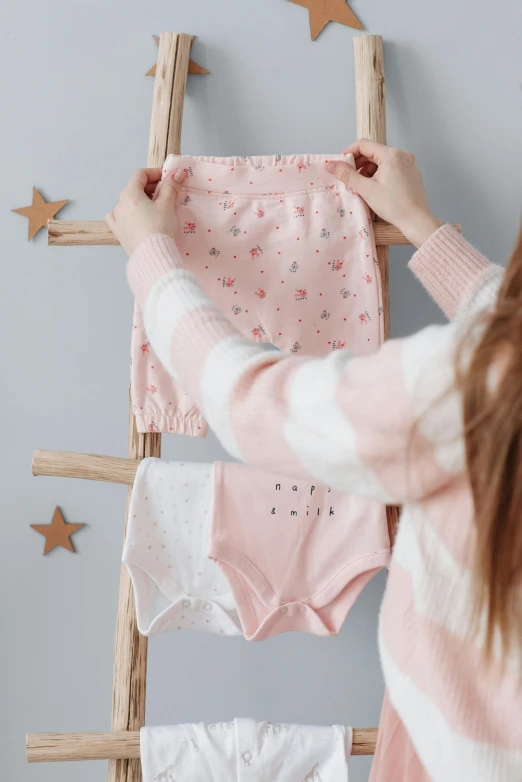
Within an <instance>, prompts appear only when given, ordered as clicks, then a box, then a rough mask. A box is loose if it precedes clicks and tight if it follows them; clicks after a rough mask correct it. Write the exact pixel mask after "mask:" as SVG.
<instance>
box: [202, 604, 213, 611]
mask: <svg viewBox="0 0 522 782" xmlns="http://www.w3.org/2000/svg"><path fill="white" fill-rule="evenodd" d="M213 607H214V606H213V605H212V603H205V605H204V606H203V608H204V609H205V611H212V609H213Z"/></svg>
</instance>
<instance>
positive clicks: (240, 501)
mask: <svg viewBox="0 0 522 782" xmlns="http://www.w3.org/2000/svg"><path fill="white" fill-rule="evenodd" d="M209 554H210V556H211V557H212V558H213V559H215V560H216V562H218V563H219V565H220V567H221V568H222V570H223V572H224V574H225V576H226V578H227V580H228V583H229V585H230V590H231V592H232V594H233V595H234V598H235V603H236V606H237V610H238V613H239V616H240V619H241V624H242V627H243V632H244V634H245V637H246V638H247V639H248V640H256V641H260V640H263V639H265V638H268V637H270V636H272V635H277V634H279V633H284V632H288V631H290V630H298V631H303V632H309V633H314V634H316V635H323V636H324V635H326V636H328V635H337V634H338V633H339V632H340V630H341V628H342V626H343V624H344V621H345V619H346V616H347V614H348V612H349V610H350V609H351V607H352V605H353V604H354V602H355V601H356V599H357V598H358V596H359V595H360V593H361V592H362V590H363V589H364V587H365V586H366V584H367V583H368V582H369V581H370V580H371V579H372V578H373V576H374V575H375V574H376V573H377V572H378V571H379V570H381V569H382V568H384V567H386V566H387V565H388V563H389V560H390V539H389V535H388V528H387V523H386V511H385V508H384V507H383V505H382V504H380V503H377V502H372V501H369V500H367V499H362V498H360V497H355V496H353V495H350V494H344V493H342V492H339V491H334V490H331V489H329V488H328V487H327V486H324V485H321V484H316V485H315V486H314V485H310V484H308V483H307V482H305V481H296V480H291V479H288V478H282V477H281V476H277V475H274V474H272V473H266V472H262V471H260V470H254V469H252V468H250V467H247V466H245V465H243V464H236V463H228V462H227V463H221V462H216V463H215V465H214V508H213V518H212V529H211V534H210V547H209Z"/></svg>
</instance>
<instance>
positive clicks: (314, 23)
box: [290, 0, 363, 41]
mask: <svg viewBox="0 0 522 782" xmlns="http://www.w3.org/2000/svg"><path fill="white" fill-rule="evenodd" d="M290 2H291V3H295V4H296V5H302V6H303V8H308V10H309V12H310V33H311V36H312V41H315V39H316V38H317V36H318V35H319V33H320V32H322V31H323V30H324V28H325V27H326V25H327V24H328V22H339V23H340V24H345V25H346V26H347V27H354V28H355V29H356V30H362V29H363V26H362V24H361V23H360V21H359V20H358V19H357V17H356V16H355V14H354V12H353V11H352V10H351V8H350V7H349V6H348V4H347V3H346V0H290Z"/></svg>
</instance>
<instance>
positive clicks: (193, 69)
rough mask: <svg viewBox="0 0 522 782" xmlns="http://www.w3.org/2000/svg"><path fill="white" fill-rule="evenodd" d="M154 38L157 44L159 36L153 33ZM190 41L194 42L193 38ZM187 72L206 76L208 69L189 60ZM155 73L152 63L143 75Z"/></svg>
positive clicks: (157, 44) (153, 74)
mask: <svg viewBox="0 0 522 782" xmlns="http://www.w3.org/2000/svg"><path fill="white" fill-rule="evenodd" d="M152 37H153V38H154V40H155V41H156V46H159V40H160V39H159V36H157V35H153V36H152ZM192 43H194V38H193V39H192ZM188 72H189V73H198V74H200V75H201V76H208V75H209V73H210V71H207V70H206V69H205V68H202V67H201V65H198V64H197V63H195V62H194V60H189V67H188ZM155 75H156V65H153V66H152V68H150V69H149V70H148V71H147V73H146V74H145V76H155Z"/></svg>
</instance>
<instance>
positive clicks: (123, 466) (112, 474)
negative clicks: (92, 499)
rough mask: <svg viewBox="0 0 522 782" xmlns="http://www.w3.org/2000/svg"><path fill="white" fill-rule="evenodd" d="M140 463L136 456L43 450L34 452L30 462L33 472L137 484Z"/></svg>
mask: <svg viewBox="0 0 522 782" xmlns="http://www.w3.org/2000/svg"><path fill="white" fill-rule="evenodd" d="M138 466H139V461H138V460H137V459H122V458H121V457H117V456H98V455H96V454H92V453H71V452H70V451H40V450H37V451H35V452H34V454H33V461H32V465H31V467H32V474H33V475H47V476H56V477H60V478H80V479H83V480H87V481H105V482H107V483H122V484H124V485H126V486H132V485H133V484H134V478H135V476H136V471H137V469H138Z"/></svg>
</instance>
